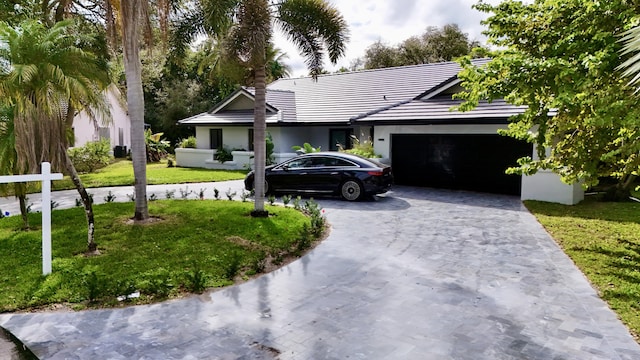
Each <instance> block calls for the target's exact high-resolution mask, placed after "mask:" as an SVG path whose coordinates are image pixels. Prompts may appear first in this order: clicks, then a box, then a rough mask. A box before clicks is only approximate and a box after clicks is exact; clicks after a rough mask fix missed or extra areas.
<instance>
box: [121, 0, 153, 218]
mask: <svg viewBox="0 0 640 360" xmlns="http://www.w3.org/2000/svg"><path fill="white" fill-rule="evenodd" d="M142 2H143V1H141V0H120V9H119V10H120V23H121V24H122V48H123V52H124V55H123V56H124V68H125V76H126V79H127V105H128V108H129V118H130V119H131V160H132V161H133V175H134V179H135V184H134V186H135V203H136V205H135V212H134V219H135V220H141V221H143V220H146V219H148V218H149V207H148V203H147V168H146V167H147V155H146V145H145V142H144V139H145V135H144V93H143V91H142V64H141V62H140V43H139V27H140V26H139V25H140V18H141V16H142V11H141V10H142V9H143V4H142Z"/></svg>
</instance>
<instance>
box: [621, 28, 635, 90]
mask: <svg viewBox="0 0 640 360" xmlns="http://www.w3.org/2000/svg"><path fill="white" fill-rule="evenodd" d="M621 41H622V42H623V47H622V50H621V51H620V55H621V56H625V55H628V54H633V55H632V56H631V57H629V58H628V59H627V60H626V61H625V62H623V63H622V64H621V65H620V66H619V67H618V70H624V71H623V73H622V75H623V76H625V77H631V80H630V81H629V85H636V84H638V83H640V25H638V26H635V27H633V28H631V29H630V30H628V31H626V32H625V33H624V35H623V36H622V39H621ZM638 90H640V88H638Z"/></svg>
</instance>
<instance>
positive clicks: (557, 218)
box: [525, 200, 640, 338]
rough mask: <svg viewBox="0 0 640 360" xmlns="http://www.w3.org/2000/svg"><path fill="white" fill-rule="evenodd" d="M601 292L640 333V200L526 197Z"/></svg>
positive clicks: (555, 237) (540, 220) (623, 319)
mask: <svg viewBox="0 0 640 360" xmlns="http://www.w3.org/2000/svg"><path fill="white" fill-rule="evenodd" d="M525 205H526V206H527V208H528V209H529V210H530V211H531V212H532V213H533V214H534V215H535V216H536V218H537V219H538V221H539V222H540V223H541V224H542V225H543V226H544V227H545V229H547V231H548V232H549V233H550V234H551V235H552V236H553V238H554V239H555V240H556V241H557V242H558V243H559V244H560V246H561V247H562V248H563V249H564V251H565V253H567V255H569V257H571V259H572V260H573V261H574V262H575V264H576V265H577V266H578V268H580V270H581V271H582V272H583V273H584V274H585V275H586V276H587V278H588V279H589V281H591V283H592V284H593V286H594V287H595V288H596V289H597V290H598V292H599V294H600V297H602V299H604V300H605V301H607V302H608V303H609V306H610V307H611V308H612V309H613V310H614V311H615V312H616V313H617V314H618V316H619V317H620V318H621V319H622V321H623V322H624V323H625V324H626V325H627V326H628V327H629V329H630V330H631V332H632V333H633V334H634V336H636V338H638V335H640V203H637V202H624V203H610V202H607V203H605V202H595V201H592V200H586V201H583V202H582V203H580V204H578V205H574V206H566V205H560V204H552V203H545V202H537V201H526V202H525Z"/></svg>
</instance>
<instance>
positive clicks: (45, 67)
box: [0, 20, 109, 252]
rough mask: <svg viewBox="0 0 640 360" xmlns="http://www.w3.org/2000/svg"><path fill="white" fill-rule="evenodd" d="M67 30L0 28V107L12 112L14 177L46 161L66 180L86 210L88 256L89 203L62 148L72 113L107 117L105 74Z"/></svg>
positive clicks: (61, 26)
mask: <svg viewBox="0 0 640 360" xmlns="http://www.w3.org/2000/svg"><path fill="white" fill-rule="evenodd" d="M72 30H73V22H71V21H69V20H67V21H62V22H58V23H56V24H55V25H54V26H53V27H51V28H46V27H45V26H44V25H43V24H42V23H40V22H37V21H34V20H27V21H24V22H21V23H20V24H19V25H18V26H17V27H16V28H12V27H10V26H9V25H7V24H6V23H0V43H4V44H5V46H3V47H0V99H1V101H2V102H3V104H0V106H4V107H8V108H10V109H11V110H12V112H13V133H14V141H15V143H14V144H15V153H16V158H17V159H16V161H15V163H14V164H13V165H12V168H13V172H14V173H16V174H21V173H26V172H35V171H38V170H39V169H38V166H39V164H40V163H41V162H43V161H48V162H51V164H52V166H53V168H54V169H63V170H64V171H65V172H66V173H67V174H68V175H70V177H71V179H72V181H73V182H74V184H75V185H76V188H77V189H78V192H79V193H80V196H81V198H82V200H83V203H84V207H85V215H86V217H87V224H88V231H87V246H88V251H89V252H95V251H96V250H97V245H96V243H95V241H94V228H95V226H94V219H93V208H92V205H91V200H90V199H89V196H88V195H87V192H86V190H85V188H84V186H83V185H82V183H81V182H80V179H79V177H78V174H77V172H76V171H75V167H74V166H73V163H72V162H71V160H70V158H69V156H68V154H67V149H68V147H69V144H70V142H71V139H72V134H71V133H70V129H71V124H72V122H73V118H74V116H75V115H76V111H80V110H83V111H87V112H89V113H90V114H93V115H94V116H102V117H105V118H106V117H108V116H109V115H107V114H108V110H107V107H106V104H105V100H104V97H103V90H104V89H105V88H106V86H107V84H108V83H109V75H108V72H107V71H106V68H105V67H104V66H103V64H102V63H101V62H100V61H99V60H98V59H97V57H96V56H94V55H93V54H91V53H89V52H86V51H83V50H82V49H80V48H78V47H77V46H76V43H77V42H78V41H79V36H81V35H79V34H77V33H73V31H72ZM96 114H97V115H96ZM21 205H22V204H21Z"/></svg>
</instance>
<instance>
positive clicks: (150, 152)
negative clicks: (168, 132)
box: [144, 129, 170, 162]
mask: <svg viewBox="0 0 640 360" xmlns="http://www.w3.org/2000/svg"><path fill="white" fill-rule="evenodd" d="M162 135H164V134H163V133H156V134H152V133H151V129H147V130H145V132H144V141H145V144H146V147H147V162H158V161H160V160H161V159H164V158H166V157H167V155H168V154H169V153H168V151H167V150H168V149H169V146H170V143H169V141H167V140H163V139H162Z"/></svg>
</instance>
